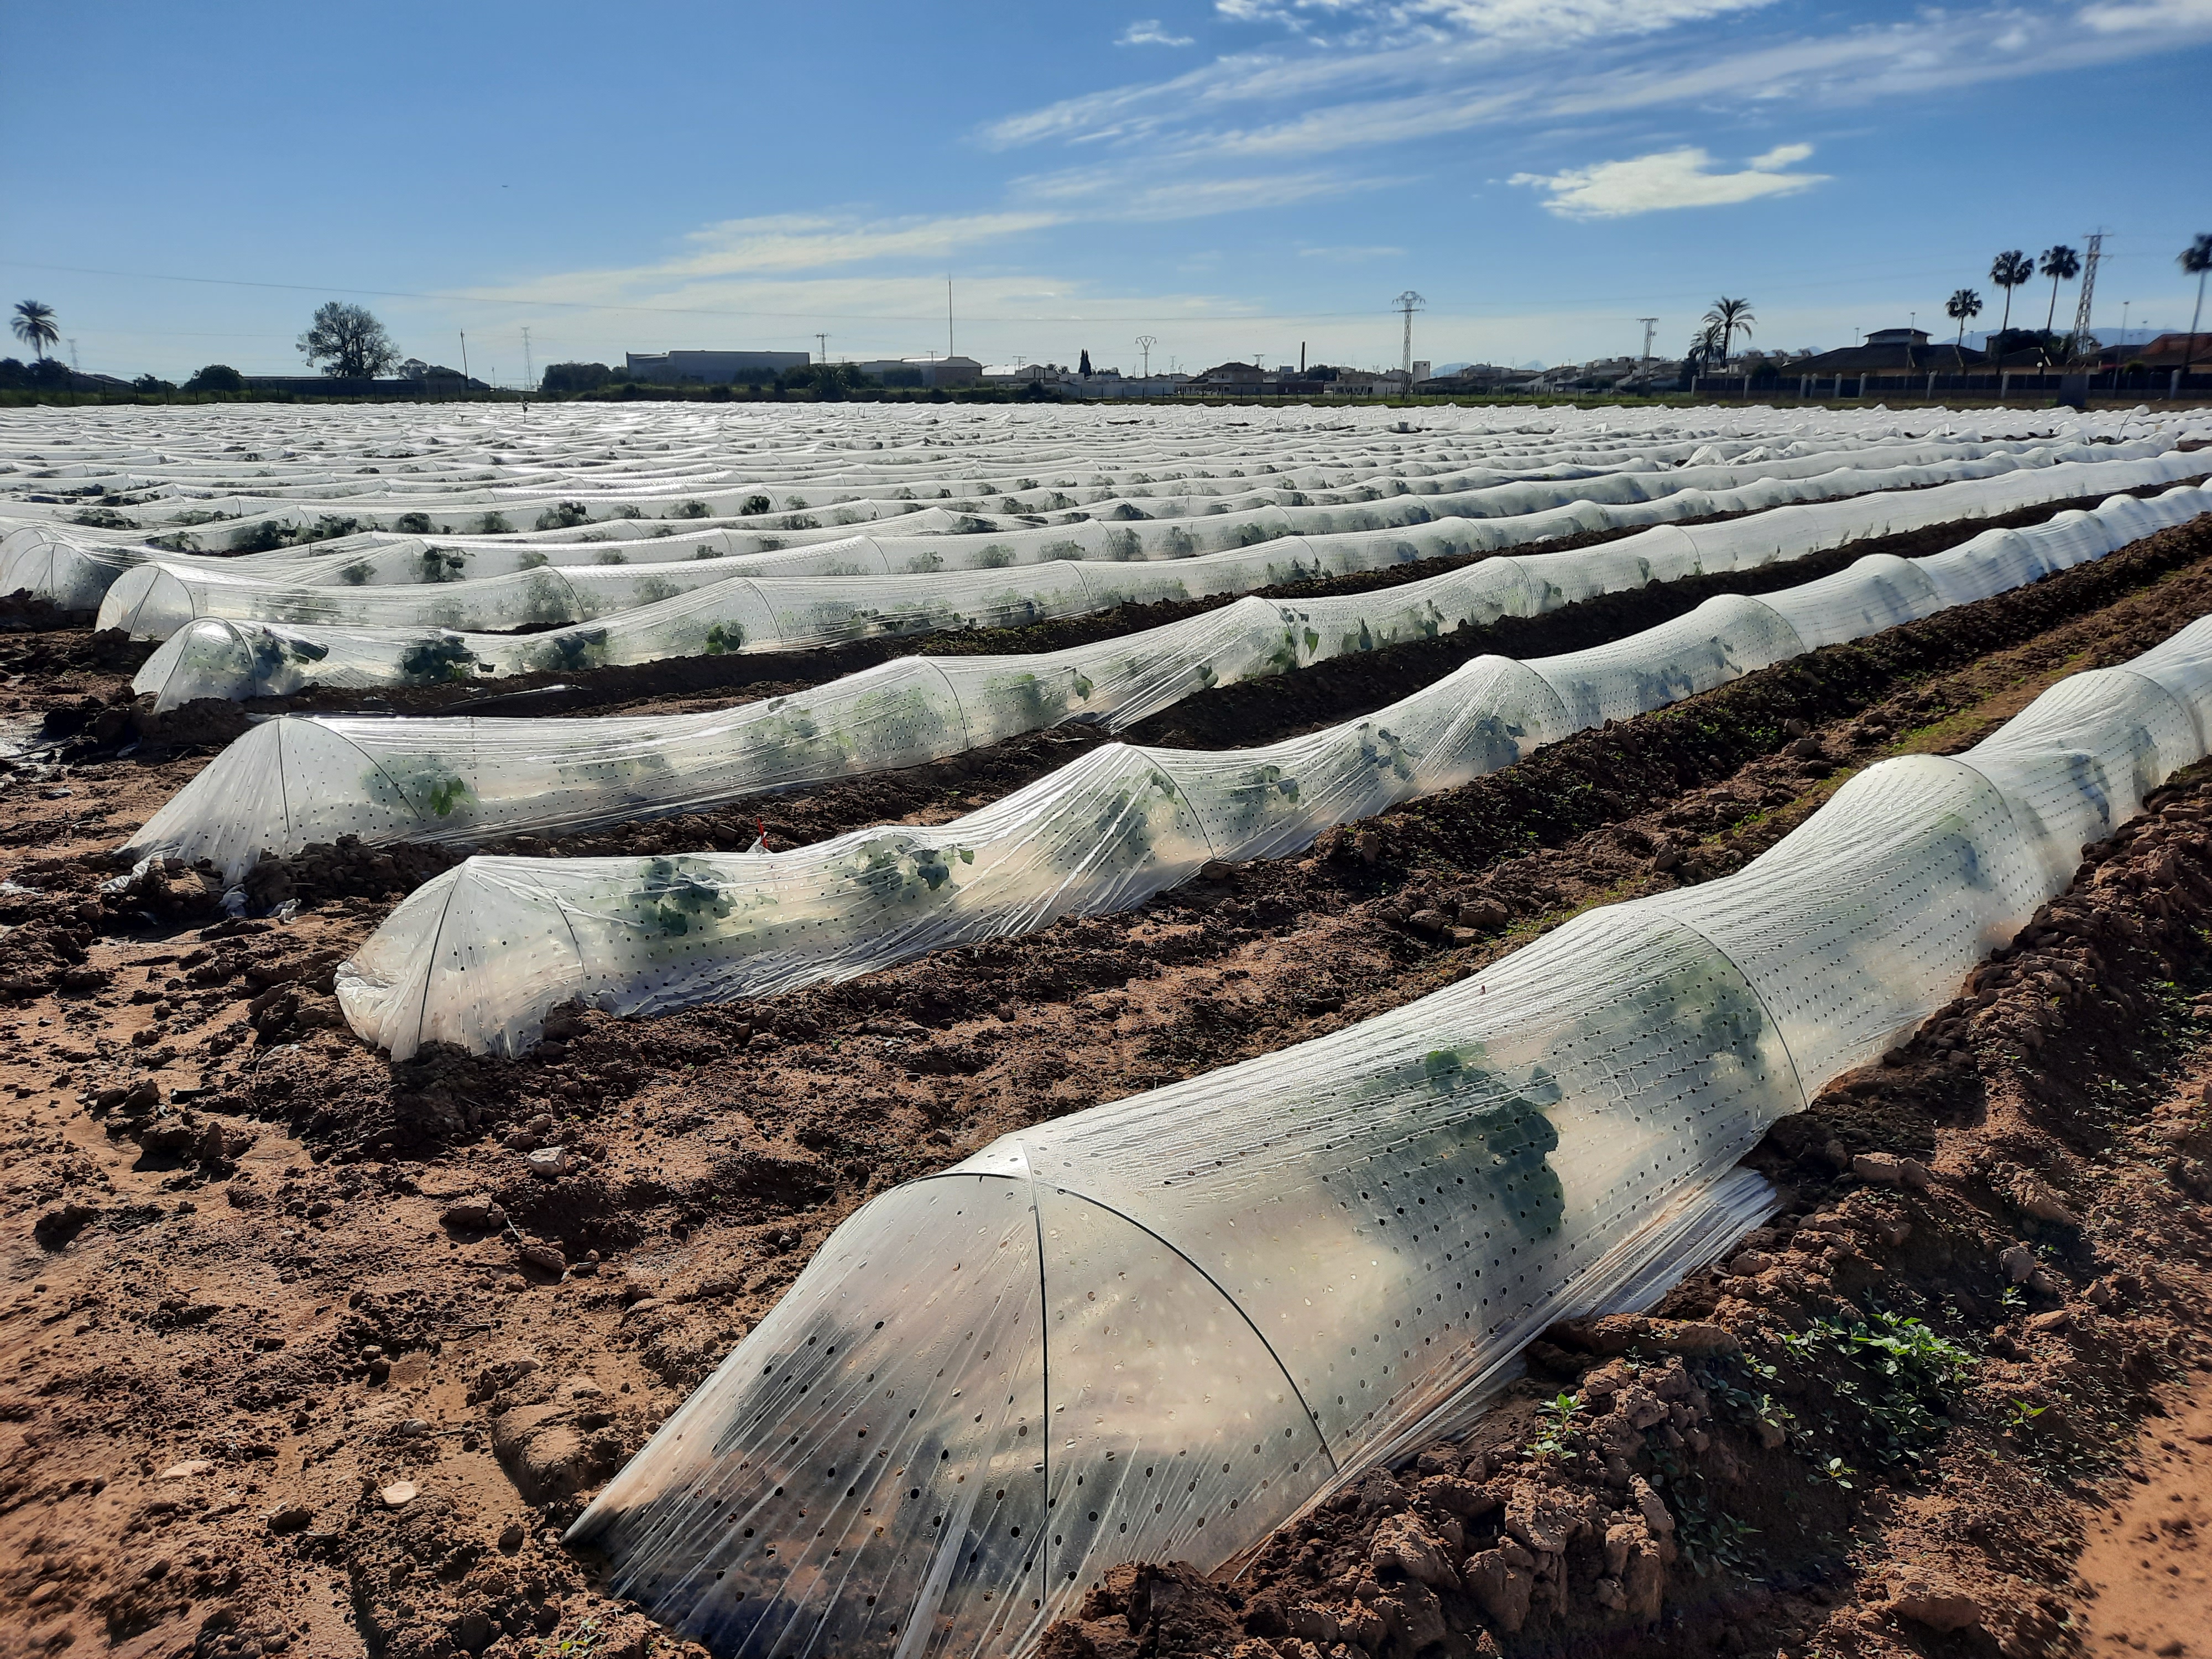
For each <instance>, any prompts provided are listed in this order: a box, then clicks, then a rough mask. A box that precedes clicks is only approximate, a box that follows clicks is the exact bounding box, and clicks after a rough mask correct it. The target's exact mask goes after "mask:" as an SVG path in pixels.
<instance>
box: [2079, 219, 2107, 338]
mask: <svg viewBox="0 0 2212 1659" xmlns="http://www.w3.org/2000/svg"><path fill="white" fill-rule="evenodd" d="M2104 257H2105V233H2104V232H2103V231H2101V230H2093V231H2091V232H2090V233H2089V246H2087V248H2085V249H2084V250H2082V254H2081V303H2080V304H2079V305H2077V306H2076V307H2075V308H2074V355H2075V356H2077V357H2078V356H2081V342H2082V341H2084V340H2086V339H2087V338H2088V337H2089V313H2090V310H2091V308H2092V307H2093V306H2094V305H2095V304H2096V302H2097V261H2098V260H2100V259H2101V258H2104Z"/></svg>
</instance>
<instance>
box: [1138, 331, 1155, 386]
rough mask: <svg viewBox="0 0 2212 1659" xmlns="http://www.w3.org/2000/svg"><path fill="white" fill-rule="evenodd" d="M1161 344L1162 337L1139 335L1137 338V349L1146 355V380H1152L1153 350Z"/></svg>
mask: <svg viewBox="0 0 2212 1659" xmlns="http://www.w3.org/2000/svg"><path fill="white" fill-rule="evenodd" d="M1158 343H1160V337H1159V336H1158V335H1157V334H1139V336H1138V337H1137V349H1138V350H1139V351H1141V352H1143V353H1144V354H1145V378H1146V380H1150V379H1151V378H1152V348H1153V347H1154V346H1156V345H1158Z"/></svg>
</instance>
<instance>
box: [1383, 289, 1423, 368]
mask: <svg viewBox="0 0 2212 1659" xmlns="http://www.w3.org/2000/svg"><path fill="white" fill-rule="evenodd" d="M1390 304H1391V307H1392V308H1393V309H1394V310H1397V311H1402V312H1404V313H1406V349H1405V361H1404V362H1402V363H1401V364H1400V365H1399V367H1400V368H1402V369H1404V370H1405V372H1406V378H1407V380H1409V381H1410V380H1412V379H1413V313H1415V312H1417V311H1419V309H1420V308H1421V307H1423V306H1425V305H1426V304H1428V301H1426V300H1424V299H1423V298H1422V297H1421V296H1420V295H1418V294H1416V293H1414V292H1413V289H1410V288H1409V289H1407V290H1406V291H1405V292H1404V293H1403V294H1401V295H1399V296H1398V297H1397V298H1396V299H1395V300H1393V301H1390Z"/></svg>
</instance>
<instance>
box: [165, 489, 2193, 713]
mask: <svg viewBox="0 0 2212 1659" xmlns="http://www.w3.org/2000/svg"><path fill="white" fill-rule="evenodd" d="M2111 464H2112V463H2110V462H2100V463H2095V465H2111ZM2010 465H2012V464H2011V462H2010V461H2009V460H2007V461H2003V462H1977V463H1964V464H1961V470H1966V471H1971V470H1972V469H1974V468H1978V467H1987V468H1990V469H1993V470H1995V469H2009V467H2010ZM2142 465H2144V466H2145V467H2146V468H2148V471H2147V472H2146V473H2145V474H2144V475H2143V476H2144V477H2145V478H2146V480H2148V479H2149V478H2151V477H2177V476H2181V475H2183V474H2185V473H2186V472H2187V471H2191V470H2192V464H2191V463H2190V462H2189V461H2188V460H2187V459H2186V458H2185V457H2181V456H2174V455H2163V456H2156V457H2151V458H2146V459H2144V460H2143V461H2142ZM1922 471H1930V472H1932V471H1933V470H1922ZM2055 471H2056V469H2055V468H2054V467H2051V466H2045V467H2042V468H2039V469H2037V470H2036V471H2033V472H2031V473H2029V474H2027V478H2028V479H2043V478H2045V475H2047V474H2051V473H2053V472H2055ZM2007 476H2008V477H2012V476H2015V475H2011V474H2010V473H2009V471H2008V472H2007ZM1828 477H1830V478H1831V479H1834V480H1836V481H1837V482H1836V483H1834V485H1833V488H1834V489H1836V490H1837V492H1838V493H1839V494H1841V495H1857V494H1861V493H1863V491H1864V490H1866V489H1871V488H1876V487H1878V486H1880V485H1881V484H1883V483H1899V482H1904V483H1915V482H1917V483H1934V482H1935V481H1936V479H1935V477H1922V478H1920V479H1918V480H1917V481H1915V480H1911V479H1906V480H1899V479H1898V478H1896V477H1894V475H1893V474H1892V473H1871V474H1860V473H1856V472H1845V473H1843V474H1834V475H1828ZM1987 482H1992V483H2000V484H2002V483H2004V482H2005V480H2004V479H1990V480H1987ZM1827 487H1828V485H1827V484H1826V483H1824V481H1823V480H1822V479H1820V478H1814V479H1811V480H1807V481H1804V482H1803V483H1798V484H1789V485H1782V484H1771V483H1762V484H1761V485H1759V487H1758V489H1756V491H1755V492H1747V494H1755V495H1756V496H1757V497H1758V498H1759V499H1760V500H1765V499H1767V498H1769V497H1771V495H1775V494H1777V493H1782V494H1784V495H1787V494H1788V493H1789V492H1790V491H1793V490H1796V491H1802V492H1803V493H1805V494H1807V495H1813V496H1815V497H1817V496H1818V495H1820V494H1821V493H1822V491H1823V489H1826V488H1827ZM2018 487H2020V488H2024V489H2026V490H2027V493H2028V495H2030V497H2031V498H2033V495H2034V494H2035V493H2036V486H2035V485H2034V484H2033V483H2025V484H2023V485H2021V486H2018ZM2006 493H2007V492H2006V491H2005V490H2004V489H1996V490H1993V491H1992V492H1991V499H2002V498H2003V497H2004V495H2006ZM1699 501H1700V502H1701V503H1702V504H1703V505H1704V506H1705V507H1710V508H1712V509H1715V510H1729V511H1735V510H1740V509H1741V508H1743V507H1748V506H1749V505H1751V502H1750V501H1748V500H1746V501H1736V500H1735V499H1733V498H1732V497H1730V496H1728V495H1710V494H1708V495H1703V496H1701V497H1699ZM1885 506H1886V507H1887V508H1888V511H1889V513H1890V515H1891V517H1892V518H1893V520H1902V521H1904V522H1905V523H1907V524H1911V523H1912V522H1915V521H1916V515H1917V513H1919V512H1921V511H1923V510H1924V504H1920V503H1915V502H1911V501H1897V500H1896V499H1895V498H1893V497H1892V498H1888V499H1887V500H1886V501H1885ZM1648 510H1649V509H1644V508H1639V509H1636V510H1635V511H1636V512H1638V513H1642V512H1646V511H1648ZM1574 511H1575V512H1576V513H1577V514H1579V515H1582V516H1583V517H1588V518H1591V519H1594V520H1595V521H1596V525H1595V527H1610V522H1611V521H1610V518H1609V515H1610V514H1611V513H1613V512H1614V511H1616V509H1608V508H1602V507H1595V506H1591V505H1585V506H1583V507H1579V508H1577V509H1574ZM1850 516H1851V515H1850V514H1849V513H1844V515H1843V518H1844V521H1846V522H1848V521H1849V520H1850ZM1464 528H1465V530H1466V532H1467V533H1462V524H1461V521H1456V520H1443V521H1440V522H1439V523H1437V524H1435V525H1431V526H1423V527H1422V529H1421V530H1420V531H1419V532H1392V533H1391V534H1389V536H1387V537H1385V538H1376V537H1372V536H1365V535H1350V536H1344V537H1338V538H1289V539H1285V540H1280V541H1274V542H1268V543H1264V544H1261V545H1260V546H1258V547H1255V548H1252V549H1249V550H1244V551H1241V552H1236V553H1216V554H1210V555H1205V556H1198V557H1194V558H1191V559H1187V560H1177V561H1172V562H1133V563H1121V562H1097V561H1089V560H1066V561H1061V562H1055V563H1050V564H1041V565H1033V566H1028V567H1024V568H1018V569H1010V570H969V571H945V572H941V573H937V574H928V575H888V576H856V577H783V578H753V577H732V578H729V579H728V580H721V581H714V582H709V583H708V584H707V585H705V586H698V587H696V588H694V589H693V590H692V591H690V592H679V593H677V594H674V595H672V596H671V597H667V598H664V599H659V600H658V601H656V602H653V603H649V604H643V605H638V606H637V607H635V609H630V610H623V611H616V612H614V613H613V614H611V615H610V616H607V617H604V618H602V619H601V620H599V621H598V622H595V623H578V624H574V625H572V626H568V627H564V628H556V629H551V630H550V631H549V632H546V633H541V634H534V635H523V636H514V635H497V634H472V633H465V632H459V631H451V630H445V629H435V630H423V629H397V628H394V629H377V628H369V627H361V628H349V627H335V626H334V627H316V626H307V625H294V624H289V623H260V622H250V621H243V620H210V621H202V622H195V623H188V624H186V625H185V626H184V627H182V628H181V629H179V631H178V632H177V633H175V634H173V635H171V637H170V638H169V640H168V641H167V643H165V644H164V645H163V646H162V647H161V648H160V649H159V650H157V651H155V653H154V654H153V655H152V656H151V657H150V658H149V659H147V661H146V663H145V665H144V666H143V668H141V669H140V671H138V674H137V677H136V678H134V680H133V681H132V684H133V687H134V688H135V689H136V690H139V691H141V692H150V693H152V694H153V695H154V696H155V707H156V708H157V709H161V710H167V709H168V708H175V707H177V706H179V705H180V704H182V703H185V702H191V701H193V700H195V699H197V698H201V697H216V698H241V697H248V696H283V695H286V694H289V693H290V692H294V691H297V690H301V689H302V688H304V687H306V686H307V685H309V684H323V685H333V686H356V687H363V688H366V687H371V686H399V685H422V684H440V683H447V682H453V681H472V680H477V679H480V678H485V677H497V676H502V675H512V674H519V673H526V672H532V671H541V672H573V671H581V670H585V669H589V668H596V667H601V666H606V665H616V664H635V663H643V662H655V661H661V660H665V659H670V658H675V657H689V656H702V655H708V656H712V655H721V654H726V653H736V652H744V651H757V650H777V651H785V650H797V649H807V648H811V647H819V646H825V645H831V644H836V643H839V642H842V641H851V640H855V639H863V638H870V637H876V636H880V635H919V634H924V633H933V632H945V631H951V630H957V629H969V628H1002V627H1020V626H1024V625H1027V624H1030V623H1037V622H1042V621H1045V620H1048V619H1050V618H1054V617H1073V616H1083V615H1089V614H1093V613H1096V612H1097V611H1106V610H1110V609H1112V608H1113V607H1115V606H1116V605H1145V604H1153V603H1158V602H1161V601H1170V600H1172V601H1188V600H1191V599H1202V598H1206V597H1212V596H1218V595H1222V594H1239V593H1245V592H1250V591H1252V590H1253V589H1255V588H1259V587H1265V586H1271V585H1273V584H1276V583H1280V582H1290V581H1299V580H1310V579H1312V578H1314V577H1316V576H1322V575H1333V574H1346V573H1352V572H1359V571H1365V570H1370V569H1374V568H1381V567H1385V566H1389V565H1392V564H1397V563H1401V562H1406V561H1407V560H1409V559H1419V558H1425V557H1435V556H1443V555H1446V554H1465V553H1470V552H1474V551H1476V550H1480V548H1481V547H1482V546H1483V545H1484V539H1483V538H1482V537H1481V536H1480V526H1465V527H1464ZM1550 533H1553V534H1556V533H1559V532H1558V530H1557V527H1556V526H1554V527H1553V529H1552V530H1551V532H1550ZM532 580H540V581H544V582H547V583H549V584H550V583H551V582H552V581H553V580H556V579H555V578H553V577H552V576H551V575H550V573H544V572H540V573H532V575H526V576H523V577H518V578H500V579H497V580H496V582H495V583H487V584H479V585H477V586H497V587H498V588H499V589H500V591H501V594H502V595H504V596H505V597H504V598H503V599H502V601H501V602H502V603H507V602H510V601H512V602H514V603H517V604H526V603H527V602H528V599H527V596H528V592H529V589H528V587H527V586H526V585H527V584H528V583H530V582H531V581H532ZM518 583H520V584H524V586H515V584H518ZM563 586H568V584H565V583H564V584H563ZM201 591H202V592H216V591H228V590H227V589H223V588H222V585H221V584H213V585H204V586H203V588H202V590H201ZM332 591H334V590H329V589H314V590H309V592H311V593H313V594H318V595H319V594H325V593H328V592H332ZM449 591H451V590H439V589H426V590H411V592H420V593H423V594H427V595H433V596H435V595H436V594H438V593H440V592H449ZM314 603H315V604H316V605H320V604H321V603H322V600H321V599H316V600H315V601H314Z"/></svg>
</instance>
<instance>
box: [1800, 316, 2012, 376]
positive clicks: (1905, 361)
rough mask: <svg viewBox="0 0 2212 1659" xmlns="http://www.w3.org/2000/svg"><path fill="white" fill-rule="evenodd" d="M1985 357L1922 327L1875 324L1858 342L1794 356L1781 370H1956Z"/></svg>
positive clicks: (1978, 363)
mask: <svg viewBox="0 0 2212 1659" xmlns="http://www.w3.org/2000/svg"><path fill="white" fill-rule="evenodd" d="M1988 361H1989V359H1988V357H1987V356H1985V355H1984V353H1982V352H1979V351H1977V350H1975V349H1974V348H1973V347H1972V346H1966V347H1964V348H1960V347H1955V346H1954V345H1953V344H1952V343H1950V342H1949V341H1948V340H1935V341H1931V340H1930V339H1929V336H1928V331H1926V330H1925V329H1919V328H1878V329H1876V330H1875V331H1874V332H1873V333H1871V334H1869V335H1868V336H1867V337H1866V338H1865V340H1864V341H1863V342H1862V343H1859V344H1857V345H1855V346H1839V347H1838V348H1837V349H1835V350H1833V351H1822V352H1816V353H1815V354H1814V355H1813V356H1810V357H1799V358H1796V359H1795V360H1793V361H1792V362H1790V364H1789V365H1788V366H1787V368H1784V369H1783V370H1782V372H1783V373H1784V374H1810V375H1812V376H1814V378H1815V379H1825V378H1826V377H1827V376H1829V375H1831V374H1843V375H1851V374H1931V373H1933V374H1942V373H1945V372H1955V371H1956V370H1957V368H1959V366H1960V363H1961V362H1964V363H1965V364H1966V367H1967V368H1981V367H1983V366H1984V365H1985V364H1986V363H1987V362H1988Z"/></svg>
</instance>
